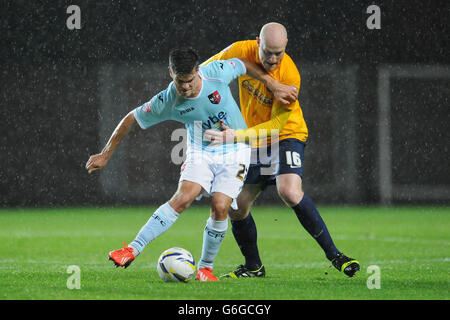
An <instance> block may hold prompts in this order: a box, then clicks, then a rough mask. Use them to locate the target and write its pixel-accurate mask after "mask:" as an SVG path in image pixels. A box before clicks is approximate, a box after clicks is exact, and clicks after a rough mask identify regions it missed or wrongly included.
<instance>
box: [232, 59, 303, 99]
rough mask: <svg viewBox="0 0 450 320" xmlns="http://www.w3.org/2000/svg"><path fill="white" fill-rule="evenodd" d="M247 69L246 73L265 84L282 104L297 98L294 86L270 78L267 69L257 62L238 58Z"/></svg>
mask: <svg viewBox="0 0 450 320" xmlns="http://www.w3.org/2000/svg"><path fill="white" fill-rule="evenodd" d="M239 60H241V61H242V62H243V63H244V65H245V68H246V69H247V74H248V75H249V76H251V77H252V78H255V79H257V80H259V81H261V82H262V83H264V84H265V86H266V87H267V88H269V89H270V90H271V91H272V93H273V95H274V96H275V99H277V100H278V101H280V102H281V104H283V105H289V104H291V103H292V102H294V101H295V100H297V96H298V91H297V88H296V87H295V86H290V85H286V84H283V83H280V82H278V81H277V80H275V79H274V78H272V77H271V76H270V75H269V74H268V73H267V71H266V70H265V69H264V68H263V67H262V66H261V65H259V64H257V63H255V62H252V61H250V60H248V59H245V58H239Z"/></svg>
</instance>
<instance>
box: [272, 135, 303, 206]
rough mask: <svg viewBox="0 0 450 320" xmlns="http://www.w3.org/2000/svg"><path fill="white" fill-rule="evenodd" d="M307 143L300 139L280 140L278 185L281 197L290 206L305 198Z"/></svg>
mask: <svg viewBox="0 0 450 320" xmlns="http://www.w3.org/2000/svg"><path fill="white" fill-rule="evenodd" d="M305 145H306V144H305V143H304V142H302V141H300V140H298V139H285V140H282V141H280V142H279V165H278V174H277V178H276V186H277V191H278V194H279V195H280V197H281V199H282V200H283V201H284V202H285V203H286V204H287V205H288V206H290V207H292V206H295V205H296V204H298V203H299V202H300V201H301V199H302V198H303V191H302V176H303V160H304V148H305Z"/></svg>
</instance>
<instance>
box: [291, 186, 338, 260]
mask: <svg viewBox="0 0 450 320" xmlns="http://www.w3.org/2000/svg"><path fill="white" fill-rule="evenodd" d="M292 209H293V210H294V211H295V214H296V215H297V218H298V220H299V221H300V223H301V224H302V226H303V227H304V228H305V229H306V231H308V233H309V234H310V235H311V236H312V237H313V238H314V239H315V240H316V241H317V243H318V244H319V245H320V246H321V248H322V249H323V251H324V252H325V255H326V257H327V259H328V260H332V259H333V258H335V257H336V255H337V254H338V253H340V252H339V250H338V249H337V248H336V246H335V245H334V243H333V240H332V239H331V235H330V233H329V232H328V229H327V226H326V225H325V222H324V221H323V219H322V217H321V216H320V214H319V211H318V210H317V208H316V206H315V205H314V203H313V202H312V200H311V199H310V198H309V197H308V196H307V195H306V194H305V195H303V199H302V201H300V202H299V203H298V204H297V205H295V206H293V207H292Z"/></svg>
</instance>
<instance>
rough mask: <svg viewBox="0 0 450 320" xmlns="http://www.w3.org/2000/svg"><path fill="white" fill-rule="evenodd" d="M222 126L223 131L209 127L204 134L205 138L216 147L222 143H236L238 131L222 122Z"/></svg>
mask: <svg viewBox="0 0 450 320" xmlns="http://www.w3.org/2000/svg"><path fill="white" fill-rule="evenodd" d="M221 128H222V130H223V131H218V130H213V129H208V130H206V131H205V133H204V134H203V140H205V141H210V142H211V143H210V144H209V146H211V147H214V146H218V145H221V144H227V143H234V139H235V137H236V132H235V131H234V130H233V129H231V128H230V127H229V126H227V125H226V124H224V123H223V122H222V123H221Z"/></svg>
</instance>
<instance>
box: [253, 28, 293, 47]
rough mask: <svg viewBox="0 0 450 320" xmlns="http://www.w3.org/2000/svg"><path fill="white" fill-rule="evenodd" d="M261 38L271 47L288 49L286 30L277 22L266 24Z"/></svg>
mask: <svg viewBox="0 0 450 320" xmlns="http://www.w3.org/2000/svg"><path fill="white" fill-rule="evenodd" d="M259 38H260V39H261V41H262V42H263V43H264V44H265V45H266V46H269V47H283V46H284V47H286V45H287V41H288V38H287V31H286V28H285V27H284V26H283V25H282V24H280V23H277V22H270V23H267V24H265V25H264V26H263V27H262V28H261V31H260V33H259Z"/></svg>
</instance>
